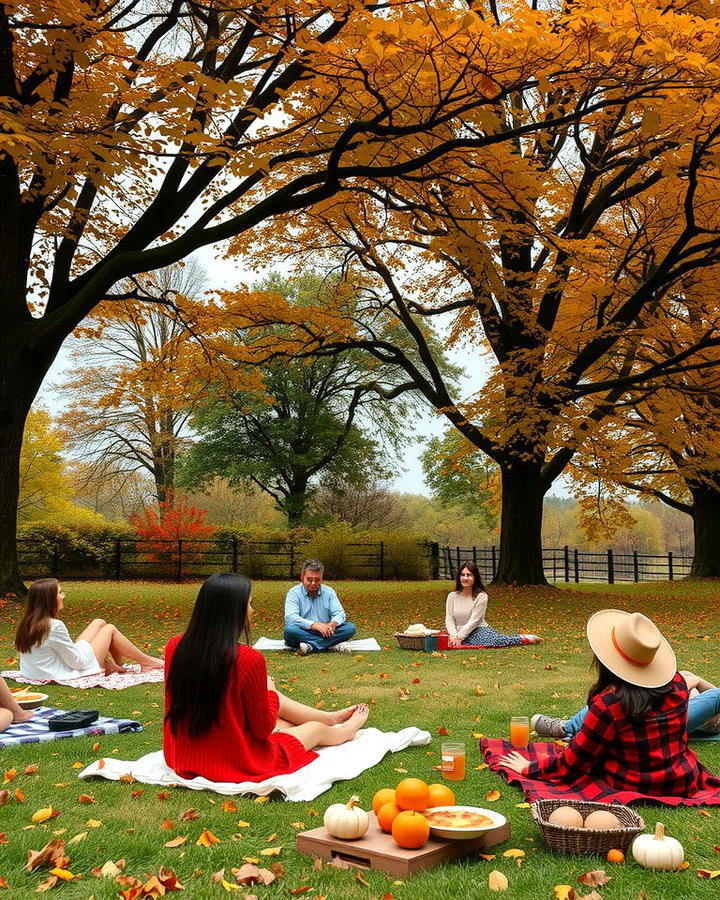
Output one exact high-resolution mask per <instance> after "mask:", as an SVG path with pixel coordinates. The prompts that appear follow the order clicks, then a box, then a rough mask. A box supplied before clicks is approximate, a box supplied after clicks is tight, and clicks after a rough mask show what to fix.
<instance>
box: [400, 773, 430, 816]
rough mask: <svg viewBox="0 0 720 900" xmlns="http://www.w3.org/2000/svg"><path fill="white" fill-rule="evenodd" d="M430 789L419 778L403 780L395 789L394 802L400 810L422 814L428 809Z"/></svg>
mask: <svg viewBox="0 0 720 900" xmlns="http://www.w3.org/2000/svg"><path fill="white" fill-rule="evenodd" d="M429 800H430V789H429V788H428V786H427V785H426V784H425V782H424V781H421V780H420V779H419V778H405V779H404V780H403V781H401V782H400V784H399V785H398V786H397V788H396V789H395V802H396V803H397V805H398V806H399V807H400V809H414V810H415V811H416V812H422V811H423V810H424V809H427V808H428V805H429V803H428V801H429Z"/></svg>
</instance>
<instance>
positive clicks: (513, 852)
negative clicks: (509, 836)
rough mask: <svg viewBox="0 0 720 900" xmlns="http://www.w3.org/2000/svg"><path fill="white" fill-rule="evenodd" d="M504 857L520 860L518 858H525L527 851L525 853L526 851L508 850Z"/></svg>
mask: <svg viewBox="0 0 720 900" xmlns="http://www.w3.org/2000/svg"><path fill="white" fill-rule="evenodd" d="M503 856H507V857H509V858H510V859H518V858H519V857H521V856H525V851H524V850H516V849H515V848H514V847H513V848H511V849H510V850H506V851H505V852H504V853H503Z"/></svg>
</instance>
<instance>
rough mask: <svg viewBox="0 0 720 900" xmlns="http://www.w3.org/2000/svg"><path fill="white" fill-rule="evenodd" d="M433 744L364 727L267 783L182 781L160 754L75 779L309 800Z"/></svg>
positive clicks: (421, 735)
mask: <svg viewBox="0 0 720 900" xmlns="http://www.w3.org/2000/svg"><path fill="white" fill-rule="evenodd" d="M431 740H432V738H431V736H430V732H429V731H421V730H420V729H419V728H415V727H410V728H403V729H402V731H379V730H378V729H377V728H362V729H361V730H360V731H358V733H357V735H356V737H355V739H354V740H352V741H348V743H347V744H340V746H338V747H321V748H320V749H319V750H318V751H317V754H318V755H317V759H314V760H313V761H312V762H311V763H308V765H306V766H303V768H302V769H298V771H297V772H291V773H290V774H289V775H276V776H274V777H273V778H267V779H266V780H265V781H260V782H254V781H243V782H239V783H232V782H215V781H209V780H208V779H207V778H181V777H180V776H179V775H176V774H175V772H173V770H172V769H171V768H170V767H169V766H168V765H167V764H166V763H165V759H164V757H163V753H162V750H156V751H155V752H154V753H148V754H146V755H145V756H141V757H140V759H138V760H135V761H134V762H123V760H121V759H115V758H114V757H106V758H105V759H104V760H102V763H103V767H102V768H100V763H101V760H95V761H94V762H92V763H90V765H89V766H87V768H85V769H83V770H82V772H80V773H79V775H78V778H90V777H92V776H99V777H100V778H109V779H110V780H111V781H118V780H119V779H120V778H121V777H122V776H123V775H132V777H133V778H134V779H135V780H136V781H140V782H142V783H143V784H164V785H180V786H181V787H186V788H191V789H192V790H194V791H203V790H207V791H215V792H216V793H218V794H258V795H260V796H265V795H267V794H272V793H273V792H274V791H279V792H280V793H281V794H284V795H285V799H286V800H294V801H308V800H314V799H315V797H317V796H319V795H320V794H322V793H323V792H324V791H327V790H328V789H329V788H330V787H331V786H332V784H333V782H335V781H347V780H349V779H351V778H355V777H356V776H357V775H359V774H360V773H361V772H364V771H365V770H366V769H369V768H371V767H372V766H374V765H376V764H377V763H379V762H380V760H381V759H382V758H383V757H384V756H385V754H386V753H397V752H398V751H400V750H405V749H406V748H407V747H422V746H425V745H426V744H429V743H430V741H431Z"/></svg>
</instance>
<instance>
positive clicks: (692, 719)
mask: <svg viewBox="0 0 720 900" xmlns="http://www.w3.org/2000/svg"><path fill="white" fill-rule="evenodd" d="M587 711H588V708H587V706H583V708H582V709H581V710H579V712H576V713H575V715H574V716H573V717H572V718H571V719H568V720H567V722H564V723H563V729H564V731H565V734H566V735H567V736H568V737H575V735H576V734H577V733H578V731H580V729H581V728H582V723H583V722H584V721H585V715H586V713H587ZM718 714H720V688H711V689H710V690H709V691H703V692H702V694H698V695H697V697H691V698H690V700H689V701H688V734H692V733H693V732H694V731H697V730H698V728H699V727H700V726H701V725H704V724H705V723H706V722H707V720H708V719H712V717H713V716H717V715H718Z"/></svg>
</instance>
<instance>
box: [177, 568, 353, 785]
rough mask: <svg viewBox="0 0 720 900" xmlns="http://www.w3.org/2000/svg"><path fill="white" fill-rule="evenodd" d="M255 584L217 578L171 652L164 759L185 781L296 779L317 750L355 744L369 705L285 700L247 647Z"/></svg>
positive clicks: (240, 577)
mask: <svg viewBox="0 0 720 900" xmlns="http://www.w3.org/2000/svg"><path fill="white" fill-rule="evenodd" d="M250 593H251V583H250V579H248V578H245V577H244V576H243V575H234V574H222V575H213V576H211V577H210V578H208V580H207V581H206V582H205V584H203V586H202V587H201V588H200V593H199V594H198V598H197V601H196V603H195V609H194V610H193V614H192V616H191V618H190V623H189V625H188V627H187V631H186V632H185V634H182V635H176V636H175V637H174V638H172V639H171V640H170V641H169V643H168V645H167V647H166V650H165V671H166V679H165V721H164V728H163V753H164V755H165V761H166V762H167V764H168V765H169V766H170V767H171V768H172V769H173V770H174V771H175V772H177V774H178V775H181V776H182V777H183V778H193V777H194V776H196V775H202V776H203V777H205V778H208V779H210V780H212V781H233V782H239V781H263V780H264V779H266V778H269V777H270V776H273V775H284V774H287V773H288V772H295V771H297V769H300V768H302V766H305V765H307V763H309V762H311V761H312V760H313V759H315V757H316V756H317V754H316V753H313V752H312V749H313V748H314V747H325V746H332V745H335V744H343V743H345V741H349V740H352V739H353V738H354V737H355V734H356V733H357V731H358V729H359V728H361V727H362V726H363V725H364V724H365V722H366V720H367V717H368V708H367V706H366V705H365V704H362V705H360V706H353V707H350V708H348V709H343V710H339V711H338V712H335V713H327V712H323V711H321V710H318V709H312V708H311V707H309V706H304V705H303V704H302V703H297V702H296V701H295V700H291V699H290V698H289V697H285V696H283V695H282V694H280V693H279V691H277V690H276V689H275V685H274V682H273V680H272V678H268V675H267V669H266V667H265V659H264V657H263V656H262V654H261V653H258V651H257V650H253V649H252V648H251V647H250V646H248V645H247V644H239V643H238V638H239V636H240V633H241V632H244V634H245V639H246V641H248V639H249V631H250V621H251V618H252V606H251V604H250V600H251V597H250Z"/></svg>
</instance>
